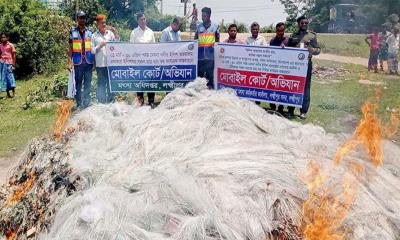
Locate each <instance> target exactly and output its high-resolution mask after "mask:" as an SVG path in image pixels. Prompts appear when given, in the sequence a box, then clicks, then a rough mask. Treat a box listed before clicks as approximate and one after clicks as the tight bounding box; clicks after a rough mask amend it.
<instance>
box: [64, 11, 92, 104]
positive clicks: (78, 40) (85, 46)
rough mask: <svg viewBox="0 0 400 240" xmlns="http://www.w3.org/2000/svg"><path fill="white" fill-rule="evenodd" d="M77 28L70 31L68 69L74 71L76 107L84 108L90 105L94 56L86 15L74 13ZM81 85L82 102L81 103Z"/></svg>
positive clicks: (80, 12) (79, 12)
mask: <svg viewBox="0 0 400 240" xmlns="http://www.w3.org/2000/svg"><path fill="white" fill-rule="evenodd" d="M76 21H77V23H78V26H77V27H75V28H73V29H72V30H71V31H70V36H69V51H68V69H69V70H72V67H73V68H74V70H75V83H76V95H75V99H76V105H77V107H83V108H86V107H88V106H89V104H90V89H91V82H92V71H93V64H94V56H93V54H92V46H91V45H92V44H91V38H92V31H90V30H89V29H88V28H87V27H86V14H85V13H84V12H82V11H78V12H77V13H76ZM82 85H83V101H82Z"/></svg>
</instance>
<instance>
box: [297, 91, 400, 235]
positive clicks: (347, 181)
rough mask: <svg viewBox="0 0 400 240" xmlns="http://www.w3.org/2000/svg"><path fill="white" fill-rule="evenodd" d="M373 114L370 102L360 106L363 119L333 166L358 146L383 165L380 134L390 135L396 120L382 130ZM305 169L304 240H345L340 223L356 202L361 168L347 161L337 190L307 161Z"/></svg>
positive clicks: (315, 165)
mask: <svg viewBox="0 0 400 240" xmlns="http://www.w3.org/2000/svg"><path fill="white" fill-rule="evenodd" d="M378 94H379V93H378ZM378 98H379V97H378ZM375 111H376V105H374V104H371V103H366V104H365V105H364V106H363V107H362V113H363V119H362V120H361V121H360V124H359V126H358V127H357V129H356V131H355V133H354V136H353V137H352V138H351V139H350V140H348V141H347V142H345V143H344V144H343V145H342V146H341V147H340V148H339V150H338V151H337V152H336V155H335V158H334V160H335V163H336V164H340V163H341V162H342V160H343V158H344V157H345V156H346V155H347V154H349V153H350V152H351V151H353V150H354V149H355V148H356V147H357V146H359V145H363V146H364V148H365V150H366V152H367V153H368V156H369V158H370V160H371V161H372V163H373V164H374V165H375V166H376V167H378V166H381V165H382V164H383V144H382V134H383V132H385V133H386V132H388V133H391V134H394V133H395V132H396V131H397V128H398V125H399V119H398V118H397V116H393V115H392V118H391V124H390V125H389V127H388V128H386V129H385V131H383V130H382V126H381V122H380V120H379V119H378V117H377V115H376V113H375ZM308 169H309V171H308V173H307V174H306V176H305V178H303V181H304V182H305V183H306V185H307V187H308V190H309V198H308V199H307V201H305V202H304V204H303V216H304V222H305V228H304V232H303V233H304V237H305V239H306V240H342V239H345V237H346V234H348V233H349V231H348V229H346V228H344V226H343V221H344V220H345V218H346V217H347V215H348V212H349V209H350V207H351V205H352V204H353V203H354V201H355V199H356V194H357V189H358V184H359V183H358V181H357V179H356V176H357V175H358V174H360V173H362V172H363V171H364V166H362V165H360V164H358V163H355V162H350V164H349V165H348V166H347V171H348V172H347V173H346V175H345V177H344V178H343V183H342V187H341V188H340V189H337V187H336V186H338V185H337V184H334V183H333V184H332V183H328V182H327V181H326V179H325V177H324V176H323V174H322V173H321V170H320V166H319V165H318V164H317V163H315V162H311V163H310V166H309V168H308ZM332 186H335V187H332Z"/></svg>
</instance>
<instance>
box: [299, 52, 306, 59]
mask: <svg viewBox="0 0 400 240" xmlns="http://www.w3.org/2000/svg"><path fill="white" fill-rule="evenodd" d="M298 57H299V60H304V59H305V58H306V55H305V54H304V53H299V56H298Z"/></svg>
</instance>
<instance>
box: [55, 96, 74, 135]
mask: <svg viewBox="0 0 400 240" xmlns="http://www.w3.org/2000/svg"><path fill="white" fill-rule="evenodd" d="M57 105H58V107H57V113H56V115H57V117H56V125H55V128H54V137H55V138H57V139H60V138H61V135H62V130H63V129H64V126H65V124H66V123H67V121H68V119H69V117H70V116H71V109H72V107H73V106H74V102H73V101H72V100H62V101H59V102H58V103H57Z"/></svg>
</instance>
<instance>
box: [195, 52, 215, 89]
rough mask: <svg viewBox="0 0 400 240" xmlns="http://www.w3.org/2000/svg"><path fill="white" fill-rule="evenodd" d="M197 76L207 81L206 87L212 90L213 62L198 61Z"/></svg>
mask: <svg viewBox="0 0 400 240" xmlns="http://www.w3.org/2000/svg"><path fill="white" fill-rule="evenodd" d="M198 65H199V66H198V71H199V72H198V73H197V76H199V77H203V78H206V79H207V87H208V88H209V89H214V60H213V59H212V60H210V59H204V60H199V61H198Z"/></svg>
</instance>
